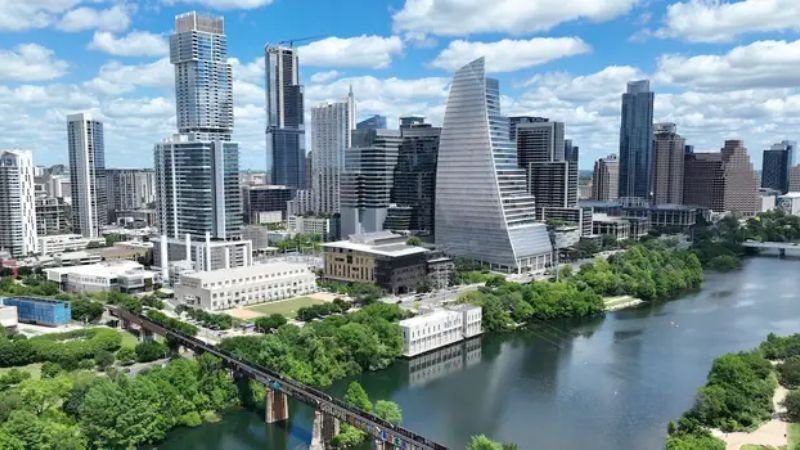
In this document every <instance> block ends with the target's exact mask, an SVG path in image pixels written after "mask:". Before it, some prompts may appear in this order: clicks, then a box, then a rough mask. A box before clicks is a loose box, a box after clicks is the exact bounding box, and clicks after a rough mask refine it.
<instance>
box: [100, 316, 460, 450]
mask: <svg viewBox="0 0 800 450" xmlns="http://www.w3.org/2000/svg"><path fill="white" fill-rule="evenodd" d="M109 311H110V312H111V314H112V315H113V316H115V317H117V318H118V319H119V320H120V322H121V323H122V326H123V327H125V328H128V327H130V326H131V324H135V325H137V326H138V327H139V328H140V329H141V333H142V336H143V337H144V338H145V339H148V338H152V335H153V334H157V335H160V336H164V337H167V336H169V337H171V338H172V339H175V340H176V341H177V342H179V343H180V344H181V346H183V347H185V348H187V349H190V350H192V351H194V352H196V353H201V352H204V353H210V354H212V355H214V356H216V357H217V358H220V359H221V360H222V361H223V363H224V364H225V366H226V367H228V368H229V369H230V370H232V371H234V372H235V373H236V374H237V375H239V376H244V377H247V378H250V379H252V380H255V381H257V382H259V383H260V384H262V385H264V388H265V389H266V392H265V395H264V403H265V404H264V408H265V414H264V415H265V418H266V422H267V423H276V422H281V421H285V420H287V419H288V418H289V405H288V397H289V396H291V397H292V398H294V399H296V400H299V401H301V402H303V403H305V404H307V405H309V406H311V407H312V408H314V411H315V413H314V428H313V431H312V440H311V446H310V449H311V450H323V449H325V448H326V446H327V443H328V442H330V440H331V439H333V437H334V436H336V434H337V433H338V432H339V423H340V422H344V423H347V424H350V425H352V426H354V427H356V428H358V429H360V430H362V431H364V432H366V433H367V434H368V435H370V436H372V437H373V438H374V442H375V446H376V447H377V448H378V449H381V450H390V449H402V450H448V449H447V447H445V446H443V445H440V444H437V443H436V442H433V441H432V440H430V439H427V438H425V437H424V436H420V435H418V434H416V433H414V432H413V431H410V430H407V429H405V428H403V427H400V426H397V425H393V424H391V423H389V422H387V421H385V420H383V419H381V418H380V417H377V416H375V415H374V414H370V413H368V412H366V411H362V410H360V409H358V408H355V407H353V406H352V405H350V404H348V403H345V402H344V401H342V400H339V399H337V398H334V397H332V396H331V395H328V394H326V393H324V392H322V391H319V390H317V389H314V388H313V387H311V386H307V385H305V384H303V383H299V382H297V381H294V380H292V379H289V378H287V377H284V376H282V375H279V374H278V373H276V372H274V371H272V370H270V369H267V368H266V367H262V366H259V365H256V364H253V363H250V362H247V361H244V360H243V359H241V358H239V357H238V356H236V355H234V354H232V353H230V352H227V351H224V350H221V349H219V348H217V347H215V346H213V345H211V344H208V343H206V342H204V341H202V340H200V339H197V338H196V337H194V336H189V335H186V334H184V333H181V332H178V331H176V330H173V329H170V328H167V327H164V326H163V325H161V324H159V323H156V322H154V321H153V320H151V319H149V318H147V317H145V316H143V315H141V314H136V313H133V312H131V311H128V310H126V309H123V308H119V307H116V306H109Z"/></svg>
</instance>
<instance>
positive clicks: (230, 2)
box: [164, 0, 272, 9]
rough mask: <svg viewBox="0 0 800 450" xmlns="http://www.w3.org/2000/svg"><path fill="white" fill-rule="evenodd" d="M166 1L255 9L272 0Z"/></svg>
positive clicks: (212, 6) (169, 2) (225, 7)
mask: <svg viewBox="0 0 800 450" xmlns="http://www.w3.org/2000/svg"><path fill="white" fill-rule="evenodd" d="M164 3H167V4H175V3H195V4H199V5H203V6H207V7H209V8H214V9H254V8H260V7H262V6H266V5H269V4H270V3H272V0H166V1H165V2H164Z"/></svg>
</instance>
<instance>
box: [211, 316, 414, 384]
mask: <svg viewBox="0 0 800 450" xmlns="http://www.w3.org/2000/svg"><path fill="white" fill-rule="evenodd" d="M402 317H404V313H403V311H402V310H401V309H400V308H399V307H398V306H397V305H387V304H383V303H373V304H371V305H368V306H366V307H364V308H363V309H361V310H360V311H357V312H355V313H351V314H346V315H335V316H330V317H326V318H324V319H322V320H315V321H313V322H309V323H308V324H306V325H305V326H304V327H302V328H299V327H297V326H294V325H291V324H286V325H283V326H280V327H279V328H277V329H276V330H274V332H273V333H271V334H269V335H266V336H237V337H231V338H227V339H224V340H223V341H222V342H221V343H220V347H221V348H222V349H224V350H227V351H230V352H232V353H235V354H237V355H239V356H240V357H242V358H244V359H246V360H249V361H252V362H254V363H257V364H260V365H262V366H265V367H270V368H272V369H274V370H276V371H277V372H279V373H282V374H284V375H286V376H289V377H291V378H293V379H295V380H297V381H300V382H303V383H307V384H311V385H316V386H326V385H329V384H330V383H332V382H333V381H334V380H336V379H339V378H343V377H345V376H349V375H355V374H358V373H360V372H361V371H364V370H377V369H380V368H384V367H386V366H388V365H389V364H390V363H391V362H392V361H393V360H395V359H396V358H398V357H399V356H400V355H401V354H402V352H403V338H402V335H401V332H400V327H398V326H397V324H396V323H395V322H396V321H397V320H398V319H400V318H402Z"/></svg>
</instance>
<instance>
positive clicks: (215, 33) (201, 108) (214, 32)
mask: <svg viewBox="0 0 800 450" xmlns="http://www.w3.org/2000/svg"><path fill="white" fill-rule="evenodd" d="M169 49H170V51H169V59H170V62H171V63H172V64H173V66H174V67H175V106H176V111H177V120H178V132H179V133H182V134H185V133H196V134H197V138H198V139H202V140H223V141H229V140H230V139H231V134H232V133H233V69H232V66H231V64H230V63H229V62H228V41H227V38H226V36H225V27H224V20H223V18H222V17H211V16H203V15H200V14H197V13H195V12H190V13H186V14H181V15H179V16H177V17H175V32H174V33H173V34H172V35H171V36H170V39H169Z"/></svg>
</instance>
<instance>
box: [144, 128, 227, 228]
mask: <svg viewBox="0 0 800 450" xmlns="http://www.w3.org/2000/svg"><path fill="white" fill-rule="evenodd" d="M154 155H155V161H154V165H155V168H156V192H157V194H156V199H157V200H156V210H157V211H158V219H159V229H160V231H161V233H162V234H166V235H167V236H169V237H172V238H183V237H184V235H186V234H190V235H191V236H192V237H193V238H196V239H203V238H205V235H206V233H211V237H212V238H215V239H231V238H238V237H239V236H240V234H241V228H242V204H241V192H240V190H239V147H238V145H237V144H236V143H235V142H226V141H207V140H202V139H198V138H197V135H196V134H194V133H190V134H176V135H174V136H172V137H171V138H167V139H164V140H163V141H162V142H161V143H160V144H157V145H156V146H155V151H154Z"/></svg>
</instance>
